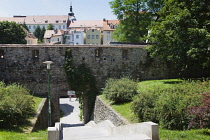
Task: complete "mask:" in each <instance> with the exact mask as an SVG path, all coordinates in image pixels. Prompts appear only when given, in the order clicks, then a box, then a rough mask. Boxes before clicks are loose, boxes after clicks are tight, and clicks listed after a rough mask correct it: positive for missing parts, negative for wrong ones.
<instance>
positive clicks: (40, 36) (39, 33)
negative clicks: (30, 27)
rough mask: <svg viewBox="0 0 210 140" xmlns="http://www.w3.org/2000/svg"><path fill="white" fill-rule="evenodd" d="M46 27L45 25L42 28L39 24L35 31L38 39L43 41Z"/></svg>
mask: <svg viewBox="0 0 210 140" xmlns="http://www.w3.org/2000/svg"><path fill="white" fill-rule="evenodd" d="M45 31H46V30H45V28H44V27H43V28H42V29H41V28H40V26H39V25H38V26H37V27H36V29H35V31H34V36H35V37H36V38H38V41H41V42H42V41H43V38H44V34H45Z"/></svg>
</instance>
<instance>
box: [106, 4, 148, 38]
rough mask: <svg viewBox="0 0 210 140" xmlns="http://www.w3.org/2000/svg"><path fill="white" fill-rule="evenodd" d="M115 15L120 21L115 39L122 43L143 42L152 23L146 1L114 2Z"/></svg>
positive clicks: (114, 35) (112, 5)
mask: <svg viewBox="0 0 210 140" xmlns="http://www.w3.org/2000/svg"><path fill="white" fill-rule="evenodd" d="M110 5H111V8H112V9H113V13H114V14H115V15H116V16H117V18H118V19H119V20H120V24H119V26H118V28H117V29H116V30H115V31H114V34H113V38H114V39H115V40H117V41H121V42H142V38H143V37H144V35H146V34H147V33H148V29H147V27H148V25H150V23H151V21H152V14H151V12H148V11H147V7H148V6H147V4H146V2H145V0H113V1H111V2H110Z"/></svg>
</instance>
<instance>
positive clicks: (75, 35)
mask: <svg viewBox="0 0 210 140" xmlns="http://www.w3.org/2000/svg"><path fill="white" fill-rule="evenodd" d="M65 44H69V45H83V44H85V33H84V31H83V30H81V31H76V30H69V31H67V32H66V34H65Z"/></svg>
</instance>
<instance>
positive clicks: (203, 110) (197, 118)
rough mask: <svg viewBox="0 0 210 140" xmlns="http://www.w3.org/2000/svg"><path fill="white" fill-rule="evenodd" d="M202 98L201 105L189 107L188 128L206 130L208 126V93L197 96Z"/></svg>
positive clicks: (209, 124) (209, 99)
mask: <svg viewBox="0 0 210 140" xmlns="http://www.w3.org/2000/svg"><path fill="white" fill-rule="evenodd" d="M199 95H200V96H201V98H202V100H201V102H202V104H201V105H199V106H190V107H189V109H188V113H189V118H190V120H189V125H188V129H190V128H208V127H209V126H210V92H205V93H203V94H199Z"/></svg>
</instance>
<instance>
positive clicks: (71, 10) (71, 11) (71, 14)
mask: <svg viewBox="0 0 210 140" xmlns="http://www.w3.org/2000/svg"><path fill="white" fill-rule="evenodd" d="M69 16H74V13H73V8H72V2H71V4H70V12H69Z"/></svg>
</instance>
